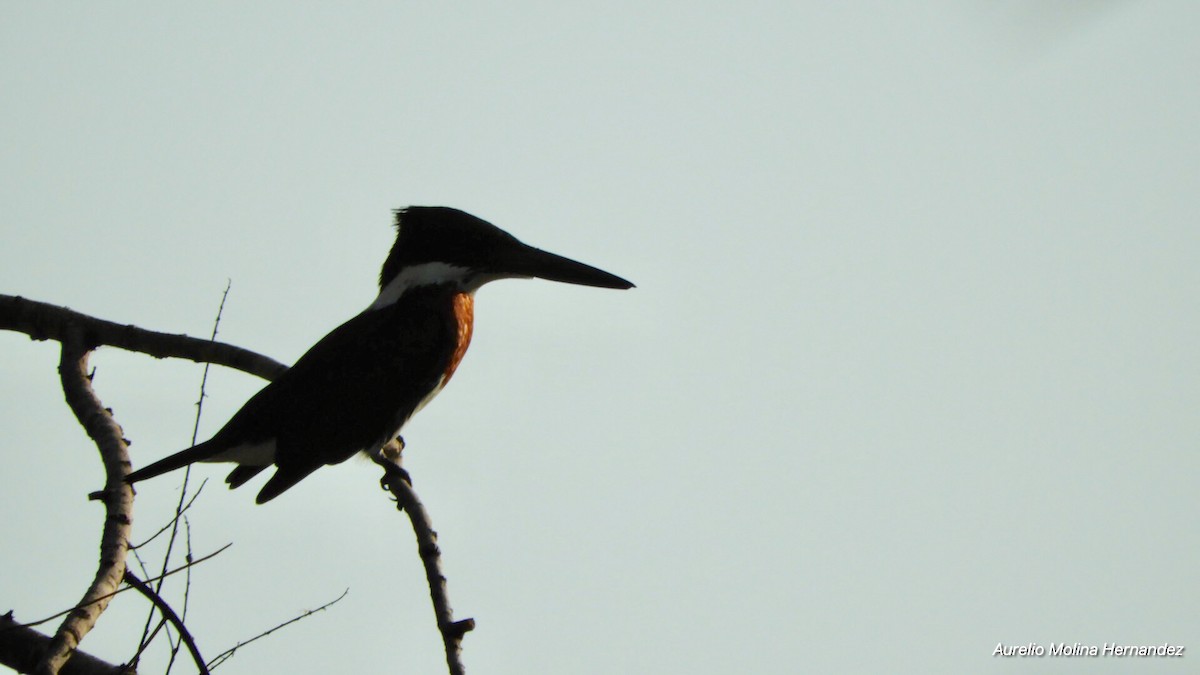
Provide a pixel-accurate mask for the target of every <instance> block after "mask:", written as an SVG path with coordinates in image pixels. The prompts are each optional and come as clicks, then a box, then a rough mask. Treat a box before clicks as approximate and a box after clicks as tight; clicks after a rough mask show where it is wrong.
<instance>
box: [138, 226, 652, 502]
mask: <svg viewBox="0 0 1200 675" xmlns="http://www.w3.org/2000/svg"><path fill="white" fill-rule="evenodd" d="M395 226H396V242H395V243H394V244H393V245H392V249H391V251H390V252H389V253H388V256H387V259H386V260H385V261H384V263H383V269H382V270H381V272H380V274H379V295H378V297H376V298H375V301H374V302H372V303H371V304H370V305H369V306H368V307H367V308H366V309H365V310H363V311H362V312H361V313H359V314H358V315H357V316H355V317H354V318H352V319H350V320H349V321H347V322H345V323H343V324H342V325H341V326H338V327H337V328H335V329H334V330H333V331H332V332H330V333H329V334H328V335H326V336H325V337H323V338H321V340H320V341H319V342H317V343H316V344H315V345H313V346H312V347H311V348H310V349H309V350H308V351H307V352H305V354H304V355H303V356H301V357H300V359H299V360H298V361H296V364H295V365H294V366H292V367H291V368H290V369H288V370H286V371H285V372H284V373H283V374H282V375H280V376H279V377H278V378H277V379H275V380H274V381H272V382H271V383H269V384H267V385H266V386H265V387H263V388H262V389H261V390H259V392H258V393H257V394H255V395H254V396H252V397H251V398H250V400H248V401H246V403H245V405H243V406H242V407H241V409H240V410H238V411H237V412H236V413H234V415H233V417H231V418H230V419H229V421H228V422H226V423H225V426H223V427H221V429H220V430H219V431H217V433H216V434H214V435H213V437H212V438H210V439H209V440H207V441H205V442H203V443H200V444H199V445H195V446H192V447H190V448H188V449H186V450H182V451H180V452H177V453H175V454H173V455H171V456H169V457H166V458H164V459H161V460H159V461H157V462H154V463H152V464H150V465H148V466H145V467H142V468H141V469H138V470H137V471H134V472H133V473H131V474H129V476H127V477H126V481H127V482H129V483H134V482H137V481H140V480H144V479H146V478H151V477H154V476H158V475H161V474H164V473H166V472H168V471H173V470H175V469H178V468H180V467H183V466H185V465H188V464H191V463H193V462H233V463H236V464H237V466H236V467H235V468H234V469H233V471H232V472H230V474H229V476H228V477H227V478H226V479H225V482H226V483H228V484H229V487H230V488H231V489H232V488H236V487H240V486H241V485H243V484H245V483H246V482H247V481H249V480H250V479H251V478H253V477H254V476H255V475H257V474H258V473H259V472H261V471H262V470H264V469H266V468H268V467H270V466H272V465H274V467H275V472H274V474H272V476H271V477H270V479H269V480H267V482H266V484H265V485H264V486H263V488H262V489H261V490H260V491H259V493H258V497H257V499H256V500H255V501H257V503H259V504H263V503H266V502H268V501H270V500H272V499H274V498H275V497H277V496H279V494H280V493H282V492H283V491H285V490H287V489H288V488H290V487H292V486H293V485H295V484H296V483H298V482H300V481H301V480H302V479H304V477H305V476H308V475H309V474H310V473H312V472H313V471H316V470H317V469H319V468H321V467H322V466H325V465H332V464H339V463H341V462H344V461H346V460H347V459H349V458H350V457H352V456H354V455H355V454H357V453H359V452H363V453H366V454H367V455H368V456H372V457H378V456H379V453H380V452H381V450H382V448H383V446H384V445H386V444H387V443H388V442H389V441H391V440H392V439H394V438H396V437H397V436H399V434H400V430H401V428H402V427H403V426H404V424H405V422H407V421H408V419H409V418H410V417H412V416H413V415H414V414H415V413H416V412H417V411H419V410H421V408H423V407H424V406H425V405H426V404H428V403H429V402H430V401H431V400H432V399H433V397H434V396H436V395H437V393H438V392H439V391H441V390H442V387H444V386H446V383H447V382H449V381H450V378H451V377H453V376H454V372H455V370H456V369H457V368H458V366H459V363H461V361H462V358H463V355H464V354H466V351H467V347H468V345H470V343H471V333H472V326H473V321H474V308H475V291H476V290H478V289H479V287H480V286H482V285H483V284H486V283H487V282H489V281H495V280H496V279H513V278H524V279H528V278H531V277H537V278H540V279H548V280H550V281H561V282H565V283H569V284H580V285H583V286H596V287H600V288H617V289H627V288H633V284H632V283H630V282H628V281H626V280H625V279H622V278H621V277H618V276H616V275H613V274H609V273H608V272H605V271H603V270H599V269H597V268H595V267H591V266H590V265H585V264H583V263H581V262H576V261H574V260H571V259H569V258H564V257H562V256H559V255H555V254H553V253H549V252H547V251H543V250H541V249H538V248H534V247H532V246H529V245H527V244H524V243H522V242H521V241H519V240H518V239H517V238H516V237H514V236H512V235H511V234H509V233H507V232H505V231H504V230H502V229H500V228H498V227H496V226H495V225H492V224H491V223H489V222H487V221H485V220H483V219H480V218H476V217H475V216H472V215H470V214H468V213H465V212H463V211H459V210H457V209H452V208H448V207H444V206H410V207H408V208H405V209H400V210H398V211H396V212H395Z"/></svg>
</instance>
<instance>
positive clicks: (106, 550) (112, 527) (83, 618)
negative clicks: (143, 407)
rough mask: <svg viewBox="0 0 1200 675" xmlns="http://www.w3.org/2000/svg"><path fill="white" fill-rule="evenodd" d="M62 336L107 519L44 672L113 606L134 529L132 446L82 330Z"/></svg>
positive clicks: (66, 373) (66, 377)
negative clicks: (106, 402)
mask: <svg viewBox="0 0 1200 675" xmlns="http://www.w3.org/2000/svg"><path fill="white" fill-rule="evenodd" d="M61 340H62V356H61V358H60V359H59V364H58V372H59V379H60V380H61V381H62V387H63V394H64V395H65V396H66V399H67V405H68V406H70V408H71V412H73V413H75V419H77V420H78V421H79V424H80V425H81V426H82V427H83V428H84V429H85V430H86V431H87V433H88V435H89V436H91V437H92V439H93V440H94V441H95V442H96V446H97V447H98V448H99V449H100V459H101V461H102V462H103V463H104V474H105V483H104V508H105V518H104V528H103V533H102V535H101V539H100V567H99V569H97V570H96V576H95V578H94V579H93V580H92V584H91V586H90V587H89V588H88V590H87V593H85V594H84V596H83V600H82V601H81V602H80V603H79V606H78V607H77V608H76V609H75V610H73V611H72V612H71V613H70V614H68V615H67V618H66V619H65V620H64V621H63V623H62V625H61V626H59V628H58V631H57V632H56V633H55V634H54V638H53V639H52V640H51V641H50V646H49V648H48V649H47V650H46V654H45V655H44V656H43V657H42V660H41V662H40V663H39V664H38V667H37V670H36V672H37V673H38V674H39V675H55V674H56V673H58V672H59V671H60V670H61V669H62V667H63V665H64V664H66V663H67V661H68V660H69V659H70V658H71V653H72V652H74V651H75V648H76V647H78V646H79V642H80V640H82V639H83V637H84V636H85V635H87V633H88V631H90V630H91V629H92V626H94V625H96V620H97V619H99V618H100V614H101V613H103V612H104V610H105V608H107V607H108V602H109V599H111V597H112V593H113V592H114V591H116V589H117V588H118V587H119V586H120V584H121V576H122V575H123V574H124V573H125V556H126V555H127V554H128V551H129V534H130V530H131V529H132V527H133V488H132V487H130V486H129V484H127V483H126V482H125V476H126V475H127V474H128V473H129V448H128V447H127V446H126V444H125V440H124V438H125V435H124V432H122V431H121V427H120V425H118V424H117V423H116V421H115V420H114V419H113V417H112V412H111V411H109V410H107V409H105V408H104V406H103V405H102V404H101V403H100V399H98V398H96V394H95V392H94V391H92V382H91V379H90V378H89V377H88V374H87V362H88V355H89V354H90V351H89V350H88V349H87V348H85V347H84V342H83V335H82V332H81V331H80V330H79V329H78V328H76V327H74V326H71V325H68V326H66V327H65V329H64V331H63V335H62V336H61Z"/></svg>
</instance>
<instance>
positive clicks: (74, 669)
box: [0, 612, 137, 675]
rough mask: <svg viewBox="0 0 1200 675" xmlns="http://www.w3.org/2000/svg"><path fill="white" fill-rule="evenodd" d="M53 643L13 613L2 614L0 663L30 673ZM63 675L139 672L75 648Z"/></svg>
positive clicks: (119, 674)
mask: <svg viewBox="0 0 1200 675" xmlns="http://www.w3.org/2000/svg"><path fill="white" fill-rule="evenodd" d="M49 644H50V638H49V637H48V636H46V635H42V634H41V633H39V632H38V631H36V630H34V629H32V628H29V627H28V626H23V625H21V624H20V623H17V622H16V621H15V620H14V619H13V615H12V612H9V613H7V614H3V615H0V664H2V665H4V666H6V667H8V668H12V669H13V670H15V671H17V672H18V673H28V672H31V671H32V670H33V669H34V668H36V667H37V664H38V662H39V661H41V660H42V655H44V654H45V653H46V648H47V647H48V646H49ZM59 673H60V675H137V671H135V670H132V669H126V668H125V666H115V665H113V664H111V663H108V662H106V661H102V660H100V659H98V658H96V657H94V656H92V655H91V654H86V653H84V652H82V651H79V650H75V653H74V655H72V656H71V660H70V661H67V663H66V665H65V666H63V668H62V670H60V671H59Z"/></svg>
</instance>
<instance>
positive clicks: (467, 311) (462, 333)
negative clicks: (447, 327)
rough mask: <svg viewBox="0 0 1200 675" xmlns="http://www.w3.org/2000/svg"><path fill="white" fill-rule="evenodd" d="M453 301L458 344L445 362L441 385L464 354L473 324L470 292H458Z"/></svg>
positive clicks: (448, 378) (456, 366)
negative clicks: (448, 360) (447, 361)
mask: <svg viewBox="0 0 1200 675" xmlns="http://www.w3.org/2000/svg"><path fill="white" fill-rule="evenodd" d="M453 302H454V319H455V321H456V322H457V323H458V344H457V345H455V346H454V353H453V354H451V355H450V362H449V363H447V364H446V373H445V374H444V375H443V376H442V385H443V386H445V384H446V383H447V382H449V381H450V378H451V377H452V376H453V375H454V371H455V369H457V368H458V364H459V363H461V362H462V359H463V356H465V355H466V353H467V347H469V346H471V330H472V328H473V326H474V325H475V297H474V296H472V295H471V294H470V293H458V294H456V295H455V296H454V300H453Z"/></svg>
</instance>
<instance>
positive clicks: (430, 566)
mask: <svg viewBox="0 0 1200 675" xmlns="http://www.w3.org/2000/svg"><path fill="white" fill-rule="evenodd" d="M403 449H404V441H403V440H401V439H399V438H397V439H396V440H394V441H392V442H391V443H389V444H388V445H386V446H384V448H383V450H382V451H381V452H380V454H379V456H378V457H373V458H372V459H374V460H375V463H376V464H378V465H379V466H381V467H383V471H384V474H383V479H382V480H381V481H380V484H381V485H383V486H384V487H385V488H387V490H388V491H389V492H391V493H392V496H394V497H395V498H396V508H397V509H398V510H401V511H404V512H406V513H408V519H409V520H410V521H411V522H412V528H413V534H415V535H416V537H417V552H418V553H419V554H420V556H421V562H422V563H423V564H424V565H425V579H426V581H427V582H428V583H429V595H430V598H431V599H432V600H433V613H434V615H435V616H436V617H437V626H438V631H439V632H441V634H442V645H443V646H444V647H445V650H446V666H447V667H448V668H449V669H450V675H463V674H464V673H465V672H466V670H465V668H464V667H463V663H462V640H463V636H464V635H466V634H467V633H469V632H470V631H472V630H474V629H475V619H462V620H460V621H455V620H454V610H452V609H451V608H450V598H449V596H448V594H447V592H446V576H445V575H444V574H442V551H441V549H439V548H438V545H437V532H435V531H434V530H433V524H432V523H431V522H430V520H429V514H428V513H426V511H425V505H424V504H422V503H421V500H420V499H418V498H417V493H416V492H413V489H412V481H410V480H409V478H408V472H407V471H405V470H404V468H403V467H401V465H400V459H401V458H400V455H401V451H402V450H403Z"/></svg>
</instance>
